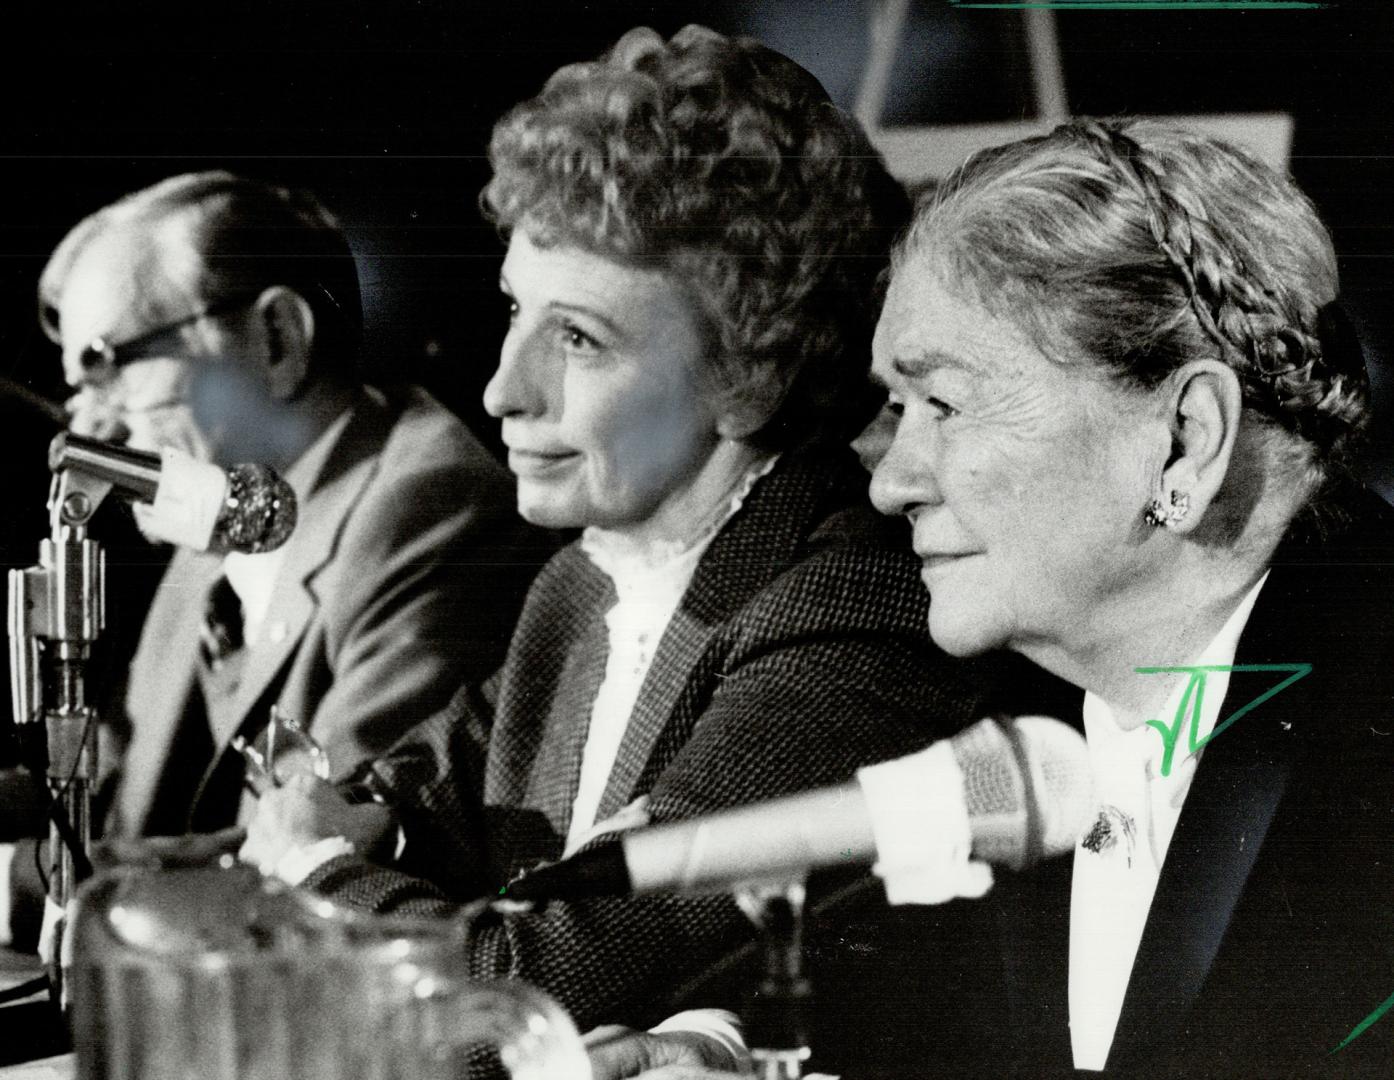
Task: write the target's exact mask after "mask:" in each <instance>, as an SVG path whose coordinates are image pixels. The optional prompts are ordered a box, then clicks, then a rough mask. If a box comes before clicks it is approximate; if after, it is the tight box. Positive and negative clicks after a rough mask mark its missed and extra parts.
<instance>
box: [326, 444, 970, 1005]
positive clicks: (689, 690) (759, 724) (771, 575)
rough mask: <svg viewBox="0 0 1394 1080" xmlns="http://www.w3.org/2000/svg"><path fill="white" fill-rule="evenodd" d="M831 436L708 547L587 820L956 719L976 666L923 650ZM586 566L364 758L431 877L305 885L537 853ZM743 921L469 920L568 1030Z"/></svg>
mask: <svg viewBox="0 0 1394 1080" xmlns="http://www.w3.org/2000/svg"><path fill="white" fill-rule="evenodd" d="M866 489H867V477H866V473H865V472H864V471H863V470H862V469H860V468H859V467H858V465H857V463H856V462H855V460H854V459H853V458H852V456H851V454H850V453H849V452H848V451H847V450H846V449H845V448H840V449H836V450H833V449H806V450H804V451H802V452H797V453H795V452H790V453H788V454H786V455H785V456H784V458H783V459H781V461H780V463H779V464H778V466H777V467H776V468H775V469H774V471H773V472H772V473H771V474H770V475H769V476H767V477H766V478H764V479H763V480H761V481H760V482H759V483H758V484H757V485H756V487H755V488H754V490H753V491H752V492H751V494H750V496H749V497H748V498H747V500H746V502H745V505H744V507H743V508H742V509H741V510H740V512H739V513H738V514H737V515H736V516H735V517H734V518H733V519H732V520H731V521H730V522H729V524H728V525H727V526H726V527H725V528H724V529H723V531H722V532H721V533H720V534H719V535H718V536H717V537H716V539H715V540H714V541H713V542H712V544H711V546H710V547H709V548H708V549H707V551H706V553H705V554H704V556H703V558H702V560H701V562H700V563H699V564H698V567H697V570H696V573H695V575H694V577H693V579H692V582H691V584H690V586H689V588H688V589H687V591H686V593H685V594H684V596H683V598H682V601H681V603H680V605H679V608H678V610H677V612H676V614H675V615H674V617H673V620H672V622H671V623H670V625H669V626H668V628H667V631H666V633H665V634H664V636H663V639H662V641H661V642H660V644H659V647H658V650H657V653H656V655H655V657H654V661H653V665H652V668H651V669H650V671H649V674H648V677H647V679H646V680H645V682H644V685H643V687H642V689H641V691H640V695H639V698H638V701H637V703H636V705H635V708H634V712H633V714H632V717H631V721H630V724H629V727H628V729H627V731H626V733H625V735H624V739H623V742H622V744H621V746H620V750H619V755H618V759H617V761H616V763H615V766H614V769H613V771H612V773H611V776H610V781H609V785H608V787H607V788H606V791H605V794H604V798H603V800H602V802H601V805H600V807H599V812H598V815H597V816H598V818H599V819H604V818H606V817H608V816H610V815H612V814H614V813H615V812H616V811H618V810H620V809H621V808H622V807H624V806H626V805H627V804H629V803H630V802H631V801H632V800H634V799H635V798H636V797H638V796H640V795H644V794H647V795H649V796H650V799H651V802H650V806H649V809H650V812H651V814H652V817H653V819H654V820H655V821H664V820H670V819H677V818H686V817H691V816H693V815H696V814H702V813H705V812H708V811H711V810H715V809H717V808H719V807H724V806H729V805H734V804H740V803H747V802H752V801H756V800H759V799H763V798H768V797H772V796H776V795H780V794H783V793H786V792H792V791H796V790H799V789H804V788H808V787H812V786H816V785H821V784H831V783H835V782H838V781H843V780H846V779H848V778H849V777H850V776H851V775H852V773H853V772H854V770H855V769H856V768H857V767H858V766H860V765H863V764H866V763H869V762H873V761H877V760H881V759H885V758H890V757H894V756H897V755H899V754H903V753H906V752H908V751H911V750H914V749H918V748H920V747H922V746H923V745H925V744H926V743H927V742H928V741H930V740H931V739H932V738H934V737H936V736H937V735H939V734H942V733H944V732H946V731H951V730H954V729H956V728H957V727H959V726H961V725H962V724H963V723H964V722H965V721H968V720H970V719H972V718H974V717H975V716H976V715H977V711H978V704H979V701H980V698H981V690H980V682H979V680H978V679H977V678H976V675H977V674H978V672H977V671H976V670H975V669H974V668H973V667H972V666H970V665H962V664H959V663H957V662H952V661H949V660H948V659H947V658H945V657H943V655H942V654H940V653H939V652H937V651H936V650H935V649H934V648H933V646H932V645H931V643H930V641H929V637H928V631H927V626H926V613H927V601H926V597H925V593H924V588H923V586H922V585H921V584H920V581H919V573H918V571H919V567H918V563H917V561H916V560H915V559H914V557H913V556H912V555H911V553H910V552H909V550H908V546H907V544H906V542H905V537H904V534H903V530H904V525H903V523H899V522H889V521H887V520H886V519H883V518H879V517H878V516H877V515H876V514H875V513H874V512H873V511H872V509H871V507H870V506H869V505H868V503H867V499H866ZM613 600H614V593H613V591H612V588H611V585H610V582H609V579H608V578H607V577H606V576H605V575H604V574H602V573H601V572H600V571H599V570H597V569H596V568H595V567H594V566H593V565H592V564H591V563H590V561H589V559H588V558H587V557H586V556H585V555H584V554H583V553H582V552H581V550H580V549H579V547H576V546H572V547H569V548H567V549H565V550H563V551H562V552H561V553H560V554H559V555H558V556H557V557H556V558H555V559H554V560H553V561H552V562H551V563H550V564H549V565H548V567H547V568H546V570H544V571H543V573H542V574H541V575H540V576H539V578H538V580H537V582H536V583H535V585H534V587H533V590H532V592H531V593H530V595H529V597H528V601H527V603H526V605H525V607H524V611H523V615H522V617H521V619H520V622H519V626H518V630H517V633H516V635H515V636H514V639H513V643H512V645H511V646H510V650H509V656H508V660H507V662H506V663H505V665H504V667H503V669H502V671H501V672H500V673H499V674H498V676H497V677H496V678H494V679H492V680H490V682H489V683H488V684H487V685H485V686H484V687H483V688H482V690H480V691H473V690H467V691H465V692H462V693H461V694H460V695H459V696H458V697H457V698H456V699H455V701H454V702H453V703H452V705H451V706H450V708H449V709H448V710H447V711H445V712H444V713H442V714H441V715H440V716H438V717H436V718H434V719H433V720H431V721H429V722H428V723H427V724H426V725H424V726H423V727H422V728H421V729H420V730H419V731H418V732H416V733H414V735H413V736H412V737H411V738H410V739H409V740H408V742H407V743H406V744H404V745H403V746H401V747H399V748H398V749H397V751H395V752H394V753H393V754H392V755H390V756H389V757H388V758H387V759H386V760H384V761H382V762H380V763H379V765H378V767H377V771H378V774H379V776H380V777H381V778H383V779H384V780H385V781H386V785H387V787H389V788H390V795H389V801H390V802H392V803H393V804H395V805H396V807H397V809H398V813H399V815H400V818H401V821H402V824H403V825H404V827H405V830H406V834H407V846H406V851H405V858H406V861H407V863H408V864H410V865H411V867H412V868H413V869H415V870H416V872H418V873H421V874H424V875H426V876H429V877H431V878H432V879H433V880H434V881H435V882H436V883H437V885H438V886H439V887H440V888H439V889H438V888H436V887H432V886H430V885H427V884H426V883H425V882H423V881H420V880H416V879H412V878H410V877H407V876H404V875H402V874H399V873H396V872H394V871H388V870H381V869H378V868H375V867H373V866H371V865H369V864H367V863H365V862H362V861H360V860H356V859H353V858H351V857H345V858H340V859H337V860H334V861H333V862H331V863H329V864H326V865H325V866H324V867H322V868H321V869H320V870H319V871H317V872H316V873H315V874H314V875H313V876H312V877H311V878H310V879H309V881H308V884H310V885H311V886H314V887H318V888H320V889H321V890H323V891H326V892H328V893H330V894H332V895H334V896H336V897H337V898H339V899H341V900H344V901H347V902H352V903H356V904H359V905H362V906H367V907H371V908H373V909H376V910H378V911H395V912H400V913H435V914H445V913H449V912H451V911H452V910H454V908H453V907H452V906H451V905H450V904H448V903H446V902H444V899H443V898H444V896H445V895H449V896H451V897H453V898H456V899H463V898H469V897H475V896H481V895H490V896H493V895H497V893H498V892H499V890H500V887H501V886H503V885H504V884H505V883H506V882H508V881H509V880H510V879H511V878H512V877H513V876H514V875H516V874H517V873H519V872H520V871H522V870H525V869H527V868H529V867H532V866H534V865H535V864H537V863H538V862H539V861H542V860H551V859H556V858H558V857H560V855H561V853H562V848H563V842H564V838H565V836H566V833H567V828H568V825H569V820H570V814H571V804H572V801H573V799H574V797H575V793H576V789H577V783H578V778H579V773H580V765H581V754H582V750H583V747H584V744H585V740H586V731H587V726H588V722H589V717H590V709H591V705H592V702H593V700H594V696H595V693H596V690H597V688H598V686H599V684H600V681H601V677H602V675H603V673H604V669H605V660H606V629H605V623H604V614H605V612H606V610H607V609H608V608H609V607H610V606H611V604H612V603H613ZM748 935H749V931H748V930H747V928H746V924H745V921H744V918H743V916H741V915H740V914H739V912H738V911H737V909H736V907H735V905H734V903H733V902H732V901H731V900H729V899H727V898H725V897H720V896H718V897H707V898H677V897H646V898H642V899H634V898H631V899H607V900H597V901H590V902H575V903H559V902H554V903H551V904H549V905H547V906H546V907H545V908H544V909H543V910H541V911H540V912H537V913H534V914H520V915H509V916H507V917H484V918H481V919H480V920H479V921H477V922H476V924H475V928H474V933H473V935H472V940H471V957H470V959H471V967H472V969H473V971H474V972H475V973H476V974H478V975H481V976H500V975H517V976H521V977H523V978H525V979H527V980H529V981H530V982H532V983H534V984H537V985H540V986H541V987H543V988H544V989H546V990H548V991H549V992H551V993H552V994H553V995H555V996H556V997H557V998H558V999H559V1000H560V1001H561V1003H562V1004H563V1005H564V1006H565V1007H566V1008H567V1009H568V1010H569V1011H570V1012H571V1014H572V1016H573V1017H574V1018H575V1020H576V1022H577V1024H578V1025H579V1026H580V1027H581V1028H582V1029H583V1030H584V1029H585V1028H587V1027H589V1026H592V1025H594V1024H597V1023H602V1022H618V1023H629V1024H643V1025H646V1024H650V1023H652V1022H654V1021H656V1020H658V1019H660V1018H661V1017H663V1016H664V1015H666V1014H667V1012H668V1011H669V1003H670V1000H671V998H672V996H673V994H674V992H675V991H676V990H677V989H678V988H679V987H680V986H681V984H682V983H684V982H685V981H686V980H687V979H689V978H690V977H692V976H694V975H696V974H697V973H699V972H701V971H702V970H703V969H704V968H705V967H706V966H707V965H708V964H710V963H711V962H712V961H713V960H714V959H715V958H716V957H717V956H718V955H720V954H721V953H723V952H724V951H725V950H726V949H728V948H729V947H730V946H732V945H733V944H736V943H738V942H740V941H742V940H744V939H745V938H746V937H748Z"/></svg>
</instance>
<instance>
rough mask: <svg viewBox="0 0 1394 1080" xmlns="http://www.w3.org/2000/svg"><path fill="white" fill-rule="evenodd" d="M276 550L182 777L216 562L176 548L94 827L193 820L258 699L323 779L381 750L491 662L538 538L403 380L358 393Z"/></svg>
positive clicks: (469, 441) (253, 730) (540, 547)
mask: <svg viewBox="0 0 1394 1080" xmlns="http://www.w3.org/2000/svg"><path fill="white" fill-rule="evenodd" d="M284 553H285V554H284V562H283V563H282V565H281V568H280V571H279V574H278V577H277V581H276V585H275V591H274V594H273V597H272V600H271V606H270V608H269V610H268V611H267V613H266V616H265V620H264V622H263V633H262V641H261V642H259V643H258V645H257V646H256V648H254V649H251V650H250V651H249V652H248V654H247V660H246V663H245V666H244V667H243V669H242V671H241V673H240V676H239V679H238V683H237V685H236V687H235V688H234V689H233V690H232V692H231V693H230V694H229V695H228V696H227V698H226V699H225V700H220V701H218V702H216V703H212V705H211V707H210V708H209V709H208V712H209V717H208V720H209V723H210V726H211V728H212V733H213V744H214V760H213V763H212V764H211V765H209V766H208V769H207V772H206V773H205V774H204V777H203V782H202V783H193V784H191V783H190V782H189V779H190V778H187V777H184V776H182V774H184V773H187V772H188V770H189V763H188V762H187V760H184V759H183V757H182V755H181V753H180V742H179V738H180V733H181V729H182V727H183V726H184V725H185V724H186V718H187V716H188V714H189V709H190V705H191V703H193V702H194V699H195V698H196V696H197V683H196V672H197V669H198V665H199V662H200V661H199V657H198V650H199V629H200V626H201V623H202V620H203V612H204V605H205V598H206V597H207V595H208V592H209V589H210V587H211V586H212V584H213V583H214V581H216V580H217V578H218V577H219V575H220V573H221V566H222V560H221V558H220V557H218V556H213V555H204V554H198V553H195V552H189V551H179V552H177V553H176V554H175V556H174V558H173V560H172V561H171V564H170V567H169V569H168V571H167V572H166V574H165V576H164V578H163V580H162V581H161V583H160V587H159V590H158V592H157V593H156V596H155V599H154V602H153V604H152V605H151V608H150V613H149V615H148V616H147V618H146V620H145V625H144V628H143V630H142V633H141V640H140V646H139V649H138V650H137V652H136V656H135V659H134V660H133V662H132V665H131V671H130V679H129V684H128V692H127V698H126V700H127V715H128V717H129V728H128V745H126V746H124V747H121V746H120V745H119V743H118V746H117V748H116V752H115V753H109V754H108V755H107V757H108V759H109V761H110V763H112V764H117V763H119V785H118V787H117V789H116V798H115V813H116V823H115V824H114V825H113V826H111V827H109V829H108V831H112V829H113V828H114V829H118V830H120V831H124V832H128V833H179V832H184V831H185V830H186V828H188V827H189V826H190V825H193V826H194V827H198V826H199V825H200V824H201V822H200V811H201V806H200V801H201V799H203V798H204V797H206V796H207V794H208V792H209V791H210V790H212V789H214V788H217V787H218V786H219V785H216V784H214V783H212V779H213V777H214V776H215V774H216V773H217V771H218V770H219V769H222V770H233V771H236V772H238V774H239V775H240V768H241V762H240V760H239V759H238V755H237V754H236V753H235V752H234V751H232V750H230V749H228V742H229V740H230V739H231V738H232V736H233V735H234V734H236V733H237V732H239V731H241V732H243V733H244V734H246V735H248V736H249V737H253V736H255V735H256V734H257V733H258V731H260V729H261V728H262V727H264V725H265V723H266V720H267V716H268V712H269V709H270V706H271V705H272V704H273V703H274V704H279V706H280V707H281V709H282V710H284V711H285V712H286V713H287V714H288V715H290V716H292V717H294V718H296V719H298V720H300V721H301V722H302V723H304V724H305V725H306V726H307V727H308V729H309V730H310V732H311V734H312V735H313V736H314V738H315V739H317V740H318V741H319V742H320V743H321V744H322V745H323V746H324V747H325V749H326V750H327V751H328V754H329V758H330V762H331V766H332V767H333V770H334V771H335V773H336V774H339V775H342V774H343V773H345V772H347V771H349V770H350V769H351V768H352V767H354V766H355V765H357V764H358V763H359V762H361V761H362V760H364V759H365V758H368V757H370V756H372V755H374V754H377V753H381V752H382V751H383V750H385V749H386V748H387V747H389V746H390V745H392V743H393V742H395V741H396V740H397V738H399V737H400V736H401V735H402V733H403V732H405V731H406V730H408V729H409V728H410V727H412V726H413V725H414V724H416V723H417V722H419V721H420V720H422V719H423V718H425V717H427V716H429V715H431V714H432V713H434V712H436V711H437V710H439V709H440V708H441V707H442V706H443V705H444V704H445V703H446V702H447V701H448V700H449V699H450V695H451V694H452V693H453V692H454V690H455V688H456V687H458V686H459V684H460V682H461V680H463V679H467V678H471V677H477V678H482V677H483V676H484V675H485V674H487V673H488V672H490V671H492V670H494V668H495V667H496V666H497V665H498V663H499V662H500V660H501V659H502V656H503V654H504V651H505V648H506V645H507V641H508V637H509V635H510V633H511V631H512V628H513V623H514V619H515V616H516V613H517V611H518V610H519V608H520V607H521V605H522V600H523V597H524V595H525V594H526V591H527V587H528V585H529V584H530V582H531V580H532V578H533V577H534V576H535V574H536V572H537V570H538V568H539V567H540V566H541V565H542V563H543V562H544V561H545V559H546V557H547V556H548V555H549V554H550V544H549V543H547V542H546V541H545V540H544V539H542V538H541V534H539V532H538V531H537V530H533V529H532V528H531V527H529V526H527V525H525V524H524V523H522V522H521V521H519V520H518V518H517V515H516V512H515V510H514V495H513V484H512V478H511V477H510V476H509V474H508V473H507V471H506V470H505V469H504V468H503V467H502V466H500V465H499V464H498V462H497V461H495V460H494V459H493V458H492V456H491V455H490V454H489V453H488V451H486V450H485V449H484V447H483V446H482V445H481V444H480V443H479V442H478V441H477V440H476V439H475V438H474V436H473V435H471V434H470V433H469V432H468V431H467V430H466V429H465V427H464V425H463V424H461V423H460V422H459V420H458V419H456V417H455V416H454V415H453V414H451V413H450V412H449V411H447V410H446V409H445V408H444V407H443V406H441V405H440V404H438V403H437V402H435V401H434V400H433V399H432V398H430V397H429V395H427V394H425V393H424V392H423V391H420V390H415V389H406V390H402V391H399V392H396V393H394V394H393V395H392V396H390V397H389V396H385V395H383V394H380V393H378V392H376V391H365V392H363V393H362V394H361V396H360V397H359V398H358V399H357V401H356V403H355V404H354V406H353V412H352V414H351V416H350V419H349V421H348V425H347V426H346V427H345V428H344V430H343V431H342V432H341V433H340V435H339V437H338V439H337V441H336V443H335V445H334V447H333V449H332V450H331V452H330V455H329V457H328V459H327V461H326V463H325V465H324V467H323V469H322V470H321V473H320V476H319V478H318V480H317V482H316V484H315V487H314V490H313V491H312V492H311V493H310V495H309V496H308V498H306V499H304V500H303V502H302V504H301V506H300V507H299V515H298V522H297V524H296V528H295V532H294V533H293V534H292V536H291V539H290V540H289V542H288V543H287V544H286V546H285V548H284ZM199 767H200V768H202V765H200V766H199ZM193 779H195V780H196V779H197V776H195V777H194V778H193ZM234 782H235V781H234ZM224 790H225V789H224ZM172 791H178V792H180V796H179V797H178V798H173V799H172V798H168V797H165V795H167V793H169V792H172ZM195 793H197V794H195Z"/></svg>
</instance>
